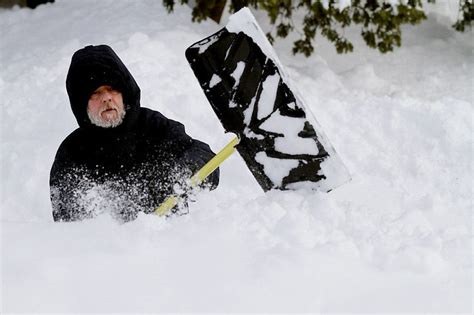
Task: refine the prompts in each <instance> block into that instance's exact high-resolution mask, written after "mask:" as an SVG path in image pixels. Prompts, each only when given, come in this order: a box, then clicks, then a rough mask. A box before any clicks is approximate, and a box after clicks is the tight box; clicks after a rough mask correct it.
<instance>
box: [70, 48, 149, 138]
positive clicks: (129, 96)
mask: <svg viewBox="0 0 474 315" xmlns="http://www.w3.org/2000/svg"><path fill="white" fill-rule="evenodd" d="M102 85H110V86H112V87H113V88H114V89H116V90H118V91H120V92H121V93H122V97H123V102H124V104H125V111H126V114H125V118H124V121H123V123H122V124H121V125H120V126H118V127H116V128H112V129H123V128H126V127H127V126H130V124H132V123H133V121H134V119H135V118H136V116H137V112H138V110H139V108H140V88H139V87H138V85H137V82H136V81H135V79H134V78H133V76H132V74H131V73H130V72H129V71H128V69H127V67H125V65H124V64H123V62H122V60H120V58H119V57H118V56H117V54H116V53H115V52H114V51H113V50H112V48H110V47H109V46H107V45H99V46H87V47H84V48H82V49H80V50H78V51H76V52H75V53H74V55H73V56H72V59H71V65H70V67H69V72H68V74H67V78H66V89H67V93H68V95H69V101H70V103H71V109H72V112H73V113H74V116H76V119H77V122H78V124H79V126H80V127H86V128H100V127H95V126H94V125H92V123H91V122H90V121H89V118H88V117H87V103H88V101H89V97H90V96H91V94H92V92H94V91H95V90H96V89H97V88H98V87H100V86H102ZM100 129H104V128H100Z"/></svg>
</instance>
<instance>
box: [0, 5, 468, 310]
mask: <svg viewBox="0 0 474 315" xmlns="http://www.w3.org/2000/svg"><path fill="white" fill-rule="evenodd" d="M441 5H443V3H441ZM441 7H442V6H441ZM434 8H435V6H433V7H432V9H431V10H432V12H431V13H430V14H429V19H428V21H426V22H424V23H423V24H421V25H420V26H417V27H411V26H406V27H404V29H403V30H404V32H403V43H402V47H401V48H399V49H397V50H396V51H395V52H394V53H392V54H387V55H381V54H379V53H378V52H376V51H374V50H370V49H369V48H367V47H365V45H364V44H363V42H362V40H361V39H360V35H359V34H358V33H359V30H357V29H349V30H347V31H346V33H347V36H349V37H350V38H351V39H352V40H353V41H354V44H355V48H356V50H355V53H353V54H350V55H344V56H340V55H337V54H335V49H334V48H333V47H332V46H331V45H330V44H329V43H326V42H324V41H323V40H321V38H319V39H318V43H317V47H316V54H315V55H313V56H312V57H310V58H308V59H306V58H305V57H302V56H296V57H295V56H292V55H291V43H290V42H283V41H278V42H277V44H276V46H275V49H276V51H277V53H278V55H279V56H280V58H281V62H282V64H284V65H285V67H286V68H287V70H288V72H289V73H290V75H291V77H292V78H293V81H294V82H296V83H297V84H298V88H299V90H300V92H301V94H302V97H304V99H306V100H308V104H307V105H308V106H309V107H310V109H311V110H312V111H313V113H314V114H315V116H316V117H317V119H318V121H319V122H320V124H321V126H322V129H323V130H324V131H325V132H326V134H327V136H328V138H329V139H330V140H331V142H332V144H333V145H334V147H335V148H336V149H337V152H338V153H339V155H340V156H341V158H342V160H343V161H344V163H345V164H346V165H347V167H348V169H349V170H350V172H351V175H352V178H353V179H352V181H351V182H349V183H347V184H345V185H342V186H341V187H339V188H337V189H335V190H334V191H332V192H330V193H328V194H326V193H319V192H312V191H309V190H299V191H291V192H290V191H284V192H280V191H272V192H270V193H267V194H264V193H263V192H262V191H261V189H260V187H259V186H258V184H257V183H256V181H255V179H254V178H253V177H252V175H251V173H250V171H249V170H248V169H247V168H246V165H245V163H244V162H243V161H242V159H241V158H240V157H239V156H238V155H235V156H233V157H231V158H230V159H229V160H227V161H226V162H225V164H224V165H223V166H222V167H221V184H220V186H219V188H218V189H217V190H215V191H212V192H202V193H201V194H199V195H198V196H197V197H196V198H197V200H196V202H194V203H192V204H191V205H190V210H189V214H188V215H185V216H181V217H175V218H171V219H163V218H160V217H156V216H151V215H144V214H143V215H140V216H139V217H138V219H137V220H135V221H133V222H131V223H127V224H118V223H117V222H116V221H115V220H114V219H113V218H111V216H110V215H108V214H107V213H108V212H109V211H107V210H108V209H104V215H102V216H99V217H98V218H96V219H94V220H89V221H83V222H77V223H72V224H67V223H53V222H52V218H51V206H50V201H49V187H48V177H49V169H50V166H51V164H52V161H53V159H54V155H55V153H56V150H57V148H58V146H59V144H60V143H61V141H62V140H63V139H64V138H65V136H66V135H67V134H69V132H71V131H72V130H73V129H74V128H76V121H75V119H74V116H73V115H72V113H71V110H70V107H69V103H68V98H67V94H66V91H65V77H66V73H67V69H68V67H69V62H70V58H71V56H72V54H73V52H74V51H76V50H77V49H79V48H81V47H83V46H85V45H87V44H100V43H107V44H109V45H110V46H112V47H113V48H114V49H115V50H116V52H117V53H118V55H119V56H120V57H121V58H122V60H123V61H124V62H125V64H126V65H127V66H128V67H129V69H130V71H131V72H132V73H133V75H134V76H135V79H136V80H137V82H138V84H139V85H140V87H141V89H142V104H143V106H146V107H150V108H152V109H156V110H159V111H161V112H163V114H165V115H167V116H168V117H170V118H173V119H176V120H179V121H181V122H183V123H184V124H185V125H186V129H187V131H188V133H190V134H191V135H192V136H194V137H196V138H198V139H202V140H204V141H206V142H208V143H209V144H210V145H211V147H212V148H213V149H214V151H218V150H219V149H220V148H222V147H223V146H224V145H225V144H226V143H227V142H229V140H230V139H231V138H232V135H226V134H224V132H223V130H222V127H221V125H220V123H219V121H218V119H217V118H216V117H215V114H214V113H213V112H212V109H211V108H210V106H209V104H208V103H207V100H206V98H205V96H204V94H203V93H202V91H201V89H200V87H199V84H198V83H197V80H196V79H195V78H194V76H193V74H192V71H191V69H190V68H189V66H188V65H187V64H186V59H185V58H184V50H185V48H187V47H188V46H190V45H191V44H192V43H194V42H196V41H198V40H200V39H201V38H204V37H205V36H207V35H209V34H212V33H214V32H216V31H217V30H218V29H220V28H221V26H218V25H215V24H213V23H212V22H204V23H200V24H193V23H192V22H191V21H190V16H191V9H189V8H188V7H185V6H183V7H177V8H176V10H175V13H173V14H172V15H168V14H167V13H166V10H165V9H164V8H163V7H162V4H161V2H160V1H155V0H143V1H133V2H132V1H111V0H103V1H92V0H87V1H84V0H82V1H79V0H67V1H66V0H57V1H56V2H55V3H53V4H47V5H44V6H40V7H38V8H37V9H35V10H29V9H19V8H16V9H14V10H5V9H3V10H0V38H1V41H0V69H1V70H0V94H1V95H2V102H1V105H0V106H1V118H0V120H1V121H0V123H1V141H0V144H1V150H0V164H1V201H0V202H1V203H0V209H1V264H2V266H1V284H2V295H1V297H2V298H1V299H0V301H1V312H2V313H15V312H30V313H31V312H45V313H52V312H74V313H80V312H95V313H105V312H253V313H256V312H311V313H317V312H324V313H334V312H345V313H368V312H375V313H397V312H398V313H406V312H410V313H425V312H429V313H435V312H436V313H471V312H472V302H473V292H472V223H473V219H472V191H473V189H472V188H473V187H472V178H473V174H472V161H473V157H472V135H473V126H472V118H473V94H472V85H473V82H472V78H473V69H474V67H473V62H474V58H473V43H474V41H473V38H472V32H467V33H465V34H460V33H456V32H455V31H454V30H453V29H452V28H451V26H450V24H451V21H450V20H449V19H447V18H445V16H444V15H442V14H440V11H436V10H435V9H434ZM441 13H442V12H441ZM256 16H257V18H259V17H263V16H265V13H262V12H260V13H259V12H257V15H256ZM259 19H260V18H259ZM223 23H225V21H223ZM264 24H265V20H264V19H263V20H262V25H264ZM328 167H329V166H328ZM93 193H94V192H93V191H91V194H93ZM96 193H99V192H96ZM91 196H92V195H91ZM91 201H92V200H91Z"/></svg>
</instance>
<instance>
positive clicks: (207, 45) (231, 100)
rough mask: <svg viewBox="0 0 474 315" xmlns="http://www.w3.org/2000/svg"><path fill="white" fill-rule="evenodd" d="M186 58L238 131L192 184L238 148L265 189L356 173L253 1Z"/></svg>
mask: <svg viewBox="0 0 474 315" xmlns="http://www.w3.org/2000/svg"><path fill="white" fill-rule="evenodd" d="M186 58H187V60H188V62H189V64H190V65H191V68H192V69H193V71H194V74H195V76H196V78H197V79H198V81H199V83H200V85H201V88H202V89H203V91H204V93H205V95H206V97H207V99H208V100H209V103H210V104H211V106H212V108H213V110H214V112H215V113H216V115H217V117H218V118H219V120H220V121H221V123H222V126H223V127H224V129H225V131H226V132H232V133H234V134H236V135H237V138H236V139H234V140H232V141H231V143H229V144H228V145H227V146H226V147H225V148H224V149H223V150H222V151H221V152H219V153H218V154H217V155H216V156H215V157H214V158H213V159H212V160H211V161H210V162H209V163H208V164H206V165H205V166H204V167H203V168H202V169H201V170H200V171H198V173H197V174H196V175H194V176H193V177H192V179H191V180H190V184H189V185H190V186H191V187H195V186H197V185H199V184H200V183H201V182H202V181H203V180H204V179H205V178H206V177H207V176H208V175H209V174H210V173H212V171H214V170H215V169H216V168H217V167H218V166H219V165H220V164H221V163H222V162H223V161H224V160H225V159H226V158H227V157H229V156H230V155H231V154H232V153H233V152H234V151H235V149H237V151H238V152H239V154H240V155H241V156H242V158H243V159H244V161H245V163H246V164H247V166H248V167H249V169H250V171H251V172H252V174H253V176H254V177H255V179H256V180H257V182H258V183H259V184H260V186H261V187H262V189H263V190H264V191H268V190H271V189H280V190H293V189H300V188H305V189H313V190H320V191H325V192H328V191H330V190H332V189H334V188H336V187H337V186H339V185H341V184H343V183H345V182H347V181H348V180H350V177H349V174H348V172H347V169H346V168H345V166H344V164H343V163H342V161H341V160H340V158H339V156H338V155H337V154H336V152H335V151H334V149H333V147H332V146H331V144H330V143H329V141H328V140H327V138H326V136H325V135H324V133H323V132H322V129H321V127H320V126H319V124H318V123H317V122H316V120H315V119H314V117H312V116H310V114H311V112H310V111H309V109H308V107H306V106H305V105H304V103H303V101H302V99H301V98H300V97H299V96H298V94H297V93H296V92H295V91H296V89H294V88H290V85H289V84H290V80H289V77H288V75H287V74H286V72H285V71H284V68H283V66H282V65H281V63H280V61H279V59H278V57H277V55H276V53H275V51H274V50H273V48H272V46H271V45H270V43H269V42H268V41H267V39H266V37H265V35H264V33H263V31H262V30H261V29H260V26H259V25H258V23H257V22H256V20H255V18H254V17H253V15H252V14H251V12H250V10H249V9H247V8H244V9H241V10H240V11H239V12H237V13H235V14H233V15H232V16H230V18H229V23H228V24H227V25H226V27H225V28H223V29H221V30H220V31H218V32H217V33H215V34H213V35H211V36H209V37H206V38H204V39H203V40H201V41H199V42H197V43H195V44H193V45H192V46H190V47H189V48H188V49H187V50H186ZM310 120H311V122H310ZM178 201H179V197H178V196H171V197H170V198H168V199H167V200H166V201H165V202H164V203H163V204H162V205H161V206H160V207H159V208H157V209H156V210H155V212H156V213H158V214H160V215H163V214H166V213H168V211H169V210H170V209H171V208H173V207H174V206H175V205H176V204H177V203H178Z"/></svg>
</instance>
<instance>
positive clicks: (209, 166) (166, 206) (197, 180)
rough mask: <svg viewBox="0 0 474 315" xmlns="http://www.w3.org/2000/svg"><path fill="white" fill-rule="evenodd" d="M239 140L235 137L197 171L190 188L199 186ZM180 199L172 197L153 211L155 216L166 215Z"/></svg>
mask: <svg viewBox="0 0 474 315" xmlns="http://www.w3.org/2000/svg"><path fill="white" fill-rule="evenodd" d="M239 141H240V140H239V138H238V137H235V138H234V139H232V141H230V142H229V143H228V144H227V145H226V146H225V147H224V148H223V149H222V150H220V151H219V153H217V154H216V155H215V156H214V157H213V158H212V159H210V160H209V162H207V163H206V164H205V165H204V166H203V167H202V168H201V169H200V170H199V171H197V172H196V174H194V175H193V176H192V177H191V188H194V187H196V186H198V185H199V184H201V183H202V182H203V181H204V180H205V179H206V178H207V177H208V176H209V175H210V174H211V173H212V172H214V171H215V170H216V168H218V167H219V165H221V164H222V162H224V161H225V160H226V159H227V158H228V157H229V156H231V155H232V153H234V152H235V146H236V145H237V144H239ZM180 200H181V197H179V196H177V195H172V196H170V197H168V198H166V200H165V201H164V202H163V203H162V204H161V205H160V206H159V207H158V208H156V209H155V214H158V215H159V216H163V215H165V214H167V213H168V212H169V211H170V210H171V209H173V207H174V206H176V205H177V204H178V203H179V201H180Z"/></svg>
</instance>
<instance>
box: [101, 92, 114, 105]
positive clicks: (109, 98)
mask: <svg viewBox="0 0 474 315" xmlns="http://www.w3.org/2000/svg"><path fill="white" fill-rule="evenodd" d="M111 101H112V94H111V93H110V92H103V93H102V103H107V102H111Z"/></svg>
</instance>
